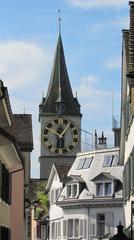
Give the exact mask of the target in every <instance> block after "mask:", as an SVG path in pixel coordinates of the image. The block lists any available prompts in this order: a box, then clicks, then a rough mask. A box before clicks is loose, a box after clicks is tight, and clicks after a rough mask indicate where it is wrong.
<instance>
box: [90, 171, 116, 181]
mask: <svg viewBox="0 0 134 240" xmlns="http://www.w3.org/2000/svg"><path fill="white" fill-rule="evenodd" d="M103 177H106V178H108V179H111V180H116V179H117V178H116V177H114V176H113V175H111V174H110V173H108V172H101V173H100V174H98V175H97V176H95V177H94V178H92V179H91V180H90V181H96V180H99V179H102V178H103Z"/></svg>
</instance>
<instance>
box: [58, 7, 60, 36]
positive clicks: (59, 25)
mask: <svg viewBox="0 0 134 240" xmlns="http://www.w3.org/2000/svg"><path fill="white" fill-rule="evenodd" d="M58 14H59V17H58V21H59V35H60V33H61V10H60V9H58Z"/></svg>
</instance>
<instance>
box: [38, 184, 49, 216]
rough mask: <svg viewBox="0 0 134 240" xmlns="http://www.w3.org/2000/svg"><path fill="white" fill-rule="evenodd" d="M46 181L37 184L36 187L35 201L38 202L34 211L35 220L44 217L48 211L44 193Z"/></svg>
mask: <svg viewBox="0 0 134 240" xmlns="http://www.w3.org/2000/svg"><path fill="white" fill-rule="evenodd" d="M46 185H47V182H46V181H43V182H42V181H40V182H37V185H36V200H37V202H38V204H37V207H36V210H35V218H37V219H39V218H41V217H42V216H44V215H45V216H46V215H47V213H48V209H49V198H48V193H47V192H46Z"/></svg>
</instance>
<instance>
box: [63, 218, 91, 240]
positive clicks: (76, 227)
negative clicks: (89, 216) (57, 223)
mask: <svg viewBox="0 0 134 240" xmlns="http://www.w3.org/2000/svg"><path fill="white" fill-rule="evenodd" d="M69 221H70V224H69ZM76 223H77V224H76ZM69 226H70V229H69ZM70 230H71V232H70ZM62 231H63V238H65V239H66V238H67V239H70V240H71V239H80V238H86V235H87V220H86V219H85V218H78V217H76V218H68V219H63V229H62ZM76 231H77V232H76ZM69 232H70V233H71V234H69Z"/></svg>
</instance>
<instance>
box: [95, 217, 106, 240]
mask: <svg viewBox="0 0 134 240" xmlns="http://www.w3.org/2000/svg"><path fill="white" fill-rule="evenodd" d="M104 235H105V215H104V214H98V215H97V236H104Z"/></svg>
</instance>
